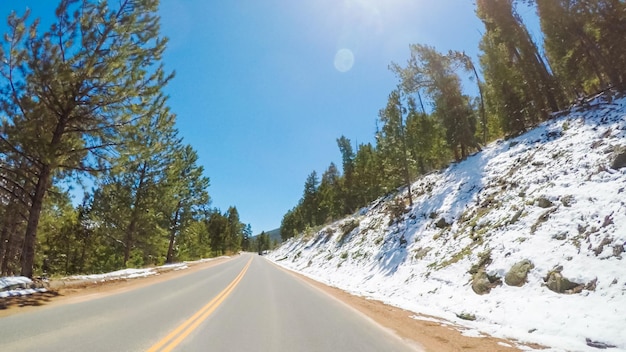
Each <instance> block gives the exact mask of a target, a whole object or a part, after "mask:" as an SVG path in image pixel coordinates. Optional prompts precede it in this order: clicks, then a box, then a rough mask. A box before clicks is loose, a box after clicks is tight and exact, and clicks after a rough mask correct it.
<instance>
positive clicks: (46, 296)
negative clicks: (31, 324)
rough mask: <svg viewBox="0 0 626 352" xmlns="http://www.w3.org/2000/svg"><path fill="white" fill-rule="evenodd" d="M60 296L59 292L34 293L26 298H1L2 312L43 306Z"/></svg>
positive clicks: (0, 308) (0, 306) (0, 307)
mask: <svg viewBox="0 0 626 352" xmlns="http://www.w3.org/2000/svg"><path fill="white" fill-rule="evenodd" d="M57 296H59V293H58V292H54V291H48V292H40V293H34V294H31V295H26V296H12V297H5V298H0V310H3V309H9V308H12V307H29V306H34V307H37V306H43V305H45V304H46V303H48V302H50V300H51V299H52V298H54V297H57Z"/></svg>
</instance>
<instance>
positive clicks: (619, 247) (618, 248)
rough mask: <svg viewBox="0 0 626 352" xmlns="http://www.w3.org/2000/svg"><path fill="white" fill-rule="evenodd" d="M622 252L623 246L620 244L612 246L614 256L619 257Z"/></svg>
mask: <svg viewBox="0 0 626 352" xmlns="http://www.w3.org/2000/svg"><path fill="white" fill-rule="evenodd" d="M622 253H624V246H623V245H621V244H616V245H614V246H613V255H614V256H615V257H620V256H621V254H622Z"/></svg>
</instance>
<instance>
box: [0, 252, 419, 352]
mask: <svg viewBox="0 0 626 352" xmlns="http://www.w3.org/2000/svg"><path fill="white" fill-rule="evenodd" d="M411 350H415V347H411V346H409V345H408V344H406V343H405V342H403V341H401V340H400V339H399V338H397V337H395V336H394V335H392V334H391V333H389V332H387V331H386V330H384V329H383V328H381V327H379V326H378V325H376V324H375V323H373V322H372V321H370V320H369V319H367V318H365V317H364V316H363V315H361V314H359V313H358V312H356V311H355V310H353V309H351V308H349V307H347V306H346V305H344V304H343V303H340V302H339V301H337V300H335V299H333V298H332V297H330V296H328V295H326V294H325V293H323V292H321V291H319V290H318V289H316V288H314V287H312V286H310V285H308V284H307V283H305V282H304V281H303V280H301V279H299V278H297V277H295V276H294V275H292V274H290V273H288V272H286V271H284V270H282V269H280V268H278V267H276V266H275V265H274V264H272V263H270V262H268V261H266V260H265V259H263V258H262V257H259V256H256V255H249V254H245V255H241V256H239V257H237V258H234V259H232V260H229V261H227V262H225V263H223V264H219V265H216V266H212V267H209V268H207V269H203V270H200V271H197V272H194V273H190V274H187V275H183V276H178V277H175V278H173V279H170V280H167V281H163V282H159V283H155V284H153V285H150V286H146V287H142V288H138V289H135V290H132V291H127V292H123V293H118V294H114V295H110V296H106V297H103V298H98V299H93V300H89V301H84V302H79V303H72V304H62V305H56V306H51V307H44V308H42V309H39V310H34V311H31V312H27V313H22V314H16V315H12V316H8V317H5V318H0V351H37V352H44V351H81V352H84V351H88V352H97V351H150V352H157V351H411Z"/></svg>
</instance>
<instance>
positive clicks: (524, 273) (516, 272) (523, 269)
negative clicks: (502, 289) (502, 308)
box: [504, 259, 535, 287]
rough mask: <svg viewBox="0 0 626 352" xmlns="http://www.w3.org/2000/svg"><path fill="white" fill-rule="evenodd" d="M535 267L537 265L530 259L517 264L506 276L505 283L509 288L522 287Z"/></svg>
mask: <svg viewBox="0 0 626 352" xmlns="http://www.w3.org/2000/svg"><path fill="white" fill-rule="evenodd" d="M534 267H535V265H534V264H533V263H532V262H531V261H530V260H528V259H524V260H522V261H521V262H517V263H515V264H513V266H512V267H511V269H510V270H509V272H507V273H506V275H505V276H504V282H505V283H506V284H507V285H509V286H517V287H521V286H523V285H524V284H525V283H526V278H527V277H528V272H529V271H530V270H531V269H533V268H534Z"/></svg>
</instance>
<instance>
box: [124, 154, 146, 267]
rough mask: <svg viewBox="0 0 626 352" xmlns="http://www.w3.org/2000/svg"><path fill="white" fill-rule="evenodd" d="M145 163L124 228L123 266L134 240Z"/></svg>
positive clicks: (144, 174)
mask: <svg viewBox="0 0 626 352" xmlns="http://www.w3.org/2000/svg"><path fill="white" fill-rule="evenodd" d="M147 168H148V167H147V165H146V163H145V162H144V163H143V164H142V165H141V172H140V174H139V184H138V185H137V192H136V193H135V204H133V211H132V213H131V218H130V224H128V228H127V229H126V238H125V240H124V244H125V246H124V266H126V263H127V262H128V260H129V259H130V250H131V249H132V247H133V242H134V236H133V235H134V234H135V231H136V228H137V220H138V219H137V218H138V217H139V205H140V204H141V201H142V199H141V198H142V193H143V186H144V183H145V181H146V180H145V178H146V171H147Z"/></svg>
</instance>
